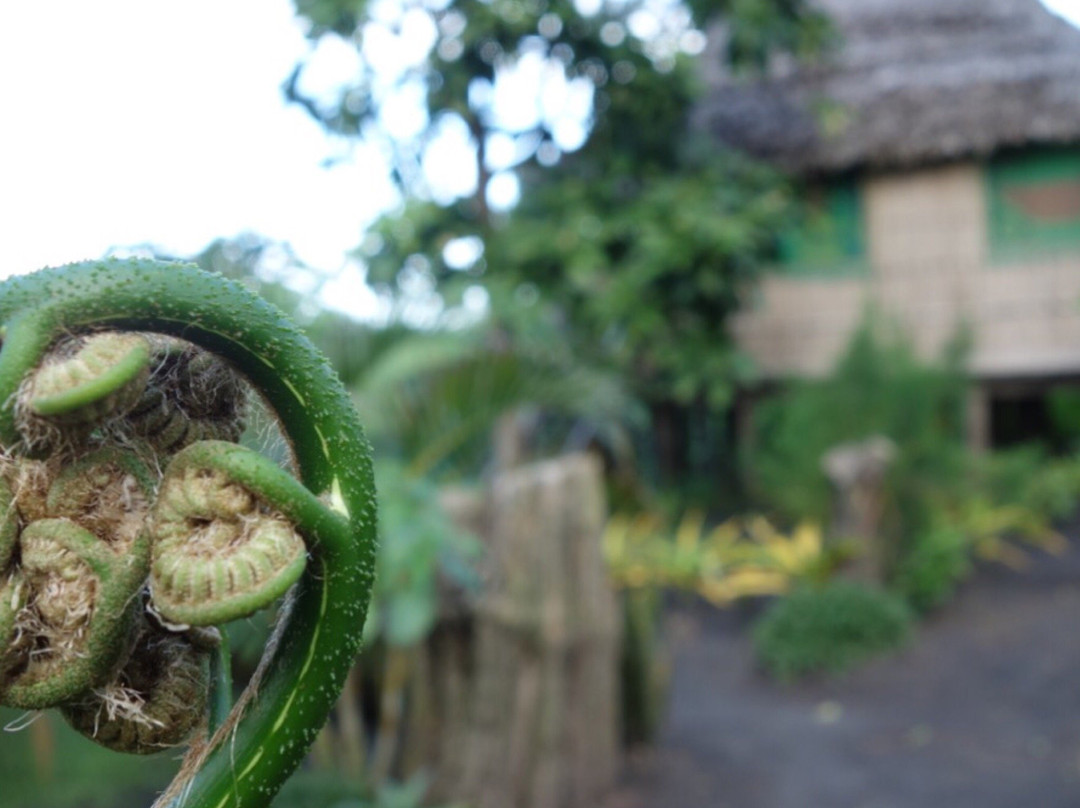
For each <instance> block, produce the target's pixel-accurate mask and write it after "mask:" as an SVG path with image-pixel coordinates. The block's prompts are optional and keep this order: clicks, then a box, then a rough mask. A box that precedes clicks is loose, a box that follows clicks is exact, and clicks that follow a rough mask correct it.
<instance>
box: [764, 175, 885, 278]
mask: <svg viewBox="0 0 1080 808" xmlns="http://www.w3.org/2000/svg"><path fill="white" fill-rule="evenodd" d="M865 234H866V228H865V223H864V216H863V205H862V194H861V192H860V187H859V181H858V178H857V177H854V176H852V177H845V178H840V179H834V180H831V181H829V182H826V183H820V184H816V185H807V186H805V187H804V188H803V189H802V191H801V193H800V198H799V202H798V204H797V210H796V221H795V222H794V223H793V225H792V226H791V227H790V228H788V229H787V230H786V231H785V232H783V233H781V234H780V239H779V258H780V261H779V266H778V267H777V270H778V271H779V272H780V273H781V274H783V275H789V276H794V277H836V276H850V275H865V274H867V273H868V272H869V262H868V261H867V257H866V235H865Z"/></svg>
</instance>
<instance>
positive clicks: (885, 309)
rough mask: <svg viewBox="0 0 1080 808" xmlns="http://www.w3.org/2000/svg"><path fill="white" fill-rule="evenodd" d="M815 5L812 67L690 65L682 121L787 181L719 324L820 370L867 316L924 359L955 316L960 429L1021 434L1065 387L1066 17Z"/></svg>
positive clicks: (1076, 288)
mask: <svg viewBox="0 0 1080 808" xmlns="http://www.w3.org/2000/svg"><path fill="white" fill-rule="evenodd" d="M816 2H817V3H818V4H819V6H820V7H821V8H822V9H823V10H824V11H825V12H826V13H827V14H829V15H830V16H831V17H832V19H833V21H834V25H835V28H836V29H837V32H838V35H839V42H838V43H837V46H836V47H834V48H832V49H830V50H829V51H828V52H827V53H826V54H824V55H823V56H822V57H821V58H820V59H819V60H818V62H817V63H815V64H811V65H805V64H804V65H796V64H795V63H794V62H792V61H790V60H781V59H777V60H776V61H775V63H774V64H772V65H771V66H770V68H769V70H768V72H767V75H766V77H765V78H760V77H758V78H753V79H751V78H740V77H735V76H731V75H726V74H723V73H721V72H720V68H719V67H718V65H719V64H720V62H721V60H719V59H709V60H706V63H707V64H708V65H710V67H707V68H706V69H707V70H712V71H713V73H712V74H711V75H708V76H707V79H708V82H709V86H710V90H709V93H708V95H707V97H706V98H705V99H704V101H703V102H702V103H701V106H700V108H699V109H698V110H697V112H696V116H697V125H698V126H699V127H700V128H701V129H702V130H704V131H707V132H709V133H710V134H711V135H712V136H713V137H714V138H715V139H716V140H718V141H720V142H722V143H725V144H727V145H729V146H734V147H736V148H739V149H742V150H744V151H747V152H749V153H751V154H754V155H757V156H758V157H761V158H764V159H767V160H770V161H772V162H774V163H777V164H779V165H780V166H782V167H785V168H787V169H789V170H791V171H793V172H795V173H797V174H800V175H802V176H803V178H804V179H805V180H806V182H805V187H806V189H807V193H806V194H805V198H804V200H803V207H804V208H805V209H806V211H805V215H804V223H803V225H802V229H801V230H800V229H797V230H795V231H794V232H793V233H791V234H781V247H782V249H781V255H780V257H779V259H778V264H777V266H776V267H775V271H774V272H772V273H769V274H768V275H767V277H765V278H764V279H763V281H762V283H761V285H760V288H759V289H758V290H757V294H756V295H755V298H754V300H753V302H752V304H751V305H749V306H748V307H747V308H746V310H745V311H743V312H741V313H740V315H739V316H738V317H737V318H736V320H735V322H734V324H733V329H734V333H735V336H736V338H737V339H738V341H739V343H740V344H741V345H742V347H743V348H744V350H746V352H747V353H748V354H749V355H750V356H751V357H753V359H754V360H755V363H756V365H757V367H758V370H759V374H760V378H761V379H762V380H775V381H782V380H784V379H790V378H793V377H800V376H801V377H806V376H819V375H822V374H826V373H828V372H829V371H830V369H831V368H832V367H833V366H834V364H835V361H836V360H837V358H838V357H839V356H840V355H841V354H842V352H843V351H844V349H845V347H846V346H847V345H848V343H849V341H850V338H851V334H852V332H853V331H854V330H855V328H856V327H857V326H858V324H859V323H860V322H861V321H862V320H863V318H864V317H865V316H866V313H867V312H868V311H873V312H875V313H877V314H884V315H886V316H887V317H889V318H890V319H893V320H895V321H897V322H899V323H900V324H902V325H903V326H904V327H905V328H906V329H907V331H908V333H909V334H910V336H911V338H912V340H913V342H914V344H915V346H916V348H918V349H919V350H920V352H922V353H923V354H924V355H927V356H931V355H933V354H935V353H937V352H938V351H939V350H940V348H941V346H942V345H944V344H946V343H947V342H948V341H949V340H950V339H951V338H952V337H953V336H955V334H956V333H957V330H958V329H959V328H960V327H961V325H962V324H963V325H966V326H967V327H968V328H969V329H970V333H971V335H972V337H973V340H974V349H973V352H972V355H971V358H970V364H969V369H970V371H971V373H972V377H973V379H974V380H975V381H977V382H978V384H977V385H976V387H975V388H974V390H973V394H972V402H973V403H972V409H971V424H972V438H973V441H974V442H976V443H985V442H986V441H987V440H989V438H990V437H991V436H992V435H993V436H996V437H995V440H996V439H999V438H1000V439H1001V440H1003V441H1007V440H1012V439H1013V438H1017V439H1019V438H1023V437H1029V435H1027V433H1026V432H1025V431H1024V430H1028V429H1029V425H1030V424H1032V423H1036V422H1037V420H1038V419H1037V418H1034V419H1033V418H1032V416H1031V412H1038V411H1041V410H1040V409H1039V408H1040V407H1042V406H1043V405H1042V403H1040V402H1042V401H1043V398H1042V397H1043V396H1044V395H1045V394H1046V391H1047V390H1050V389H1052V388H1053V387H1055V386H1061V385H1069V386H1072V387H1073V388H1074V389H1078V390H1080V305H1078V301H1080V30H1077V29H1075V28H1073V27H1071V26H1070V25H1069V24H1068V23H1066V22H1065V21H1064V20H1062V19H1060V18H1058V17H1056V16H1055V15H1053V14H1052V13H1051V12H1049V11H1048V10H1046V9H1045V8H1044V7H1043V6H1042V5H1041V3H1040V2H1039V0H816ZM721 39H722V38H721V37H712V38H711V44H710V46H711V47H714V48H715V47H721V46H722V41H720V40H721ZM785 244H786V245H787V249H786V251H785V249H783V248H784V245H785ZM1024 407H1028V409H1023V408H1024ZM1009 408H1012V409H1011V410H1010V409H1009ZM1009 412H1013V414H1014V415H1016V417H1012V416H1009V415H1008V414H1007V413H1009ZM994 413H997V414H994ZM1001 413H1006V415H1001ZM999 416H1000V417H999ZM1021 416H1022V417H1021ZM1009 423H1016V424H1021V425H1023V427H1024V428H1023V430H1020V432H1018V433H1017V434H1016V435H1012V436H1009V435H1007V434H1006V433H1005V432H1002V431H1001V430H1002V429H1004V427H1002V426H999V425H1004V424H1009ZM1032 429H1034V428H1033V427H1032Z"/></svg>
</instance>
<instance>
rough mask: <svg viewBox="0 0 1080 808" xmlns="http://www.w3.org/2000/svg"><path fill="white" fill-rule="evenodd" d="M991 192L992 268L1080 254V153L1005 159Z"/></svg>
mask: <svg viewBox="0 0 1080 808" xmlns="http://www.w3.org/2000/svg"><path fill="white" fill-rule="evenodd" d="M986 189H987V215H988V219H989V221H988V222H987V226H988V230H989V242H990V243H989V247H990V259H991V261H992V262H1011V261H1016V260H1022V259H1026V258H1031V257H1033V256H1040V255H1047V254H1055V253H1073V252H1080V147H1072V148H1048V149H1039V150H1028V151H1021V152H1005V153H1002V154H1000V155H998V156H997V157H995V158H993V159H992V160H991V161H990V162H989V163H988V164H987V166H986Z"/></svg>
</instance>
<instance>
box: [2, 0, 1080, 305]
mask: <svg viewBox="0 0 1080 808" xmlns="http://www.w3.org/2000/svg"><path fill="white" fill-rule="evenodd" d="M897 1H898V2H902V1H903V0H897ZM972 2H979V0H972ZM1047 4H1048V5H1050V6H1052V7H1056V8H1057V9H1058V10H1059V11H1060V12H1061V13H1063V14H1067V15H1068V14H1072V15H1074V16H1076V17H1078V18H1080V0H1047ZM307 48H308V46H307V43H306V42H305V40H304V38H303V36H302V34H301V32H300V29H299V28H298V27H297V24H296V22H295V21H294V18H293V8H292V5H291V3H290V2H289V0H184V2H179V0H167V1H166V0H95V1H94V2H86V0H53V2H48V3H44V2H39V3H34V2H19V3H14V2H13V3H4V4H2V6H0V75H2V76H3V95H2V102H0V103H3V104H4V106H5V111H4V114H3V120H4V122H5V123H4V127H3V130H2V134H0V235H2V238H3V246H2V248H0V258H2V261H0V276H3V275H7V274H10V273H13V272H26V271H31V270H33V269H37V268H38V267H41V266H46V265H52V264H59V263H65V262H68V261H75V260H81V259H85V258H96V257H99V256H101V255H102V254H103V253H104V252H105V251H106V250H108V249H109V248H110V247H114V246H117V245H132V244H139V243H146V242H149V243H154V244H158V245H161V246H162V247H164V248H166V249H168V250H172V251H175V252H178V253H193V252H196V251H198V250H199V249H200V248H202V247H203V246H204V245H205V244H207V243H208V242H209V241H211V240H212V239H214V238H215V237H218V236H232V235H236V234H238V233H241V232H244V231H255V232H258V233H261V234H263V235H265V236H267V237H270V238H272V239H276V240H282V241H287V242H290V243H291V244H292V245H293V247H294V249H295V250H296V252H297V253H298V254H299V256H300V257H301V258H302V259H304V260H305V261H307V262H309V263H311V264H313V265H315V266H316V267H318V268H320V269H323V270H325V271H327V272H329V273H341V275H340V278H339V280H338V282H337V283H335V284H334V285H333V286H332V287H330V290H329V291H330V294H331V295H332V297H333V298H334V303H335V304H336V305H338V306H340V307H342V308H345V309H348V310H353V311H364V310H365V309H366V308H367V307H368V306H370V303H371V301H370V295H369V293H367V292H366V291H365V289H364V287H363V284H362V273H361V268H360V267H358V266H356V265H354V264H350V263H348V262H347V261H346V259H345V251H346V250H348V249H349V248H351V247H354V246H355V245H356V244H357V243H358V242H359V240H360V237H361V234H362V231H363V228H364V226H365V225H366V224H367V223H368V222H370V221H371V220H372V219H373V218H374V217H375V216H376V215H377V213H378V212H379V211H380V210H381V209H383V208H384V207H385V206H386V205H388V204H390V203H391V202H392V200H393V192H392V189H391V188H390V187H389V185H388V183H387V181H386V178H385V174H384V171H383V170H382V168H381V164H380V162H379V160H378V156H377V155H376V154H374V153H372V152H371V151H370V150H365V149H363V148H360V147H355V146H353V147H349V146H346V145H345V144H342V143H335V142H332V141H331V140H329V139H328V138H327V137H326V136H324V134H323V133H322V132H321V130H320V129H319V128H318V126H317V125H316V124H315V123H314V122H312V121H310V120H309V119H308V118H307V117H306V115H305V114H304V113H303V112H302V111H301V110H300V109H299V108H295V107H287V106H285V104H284V103H283V101H282V99H281V92H280V85H281V82H282V80H283V79H284V78H285V77H286V76H287V75H288V74H289V71H290V70H291V69H292V67H293V65H294V64H295V62H296V60H297V58H298V57H300V56H301V55H303V54H305V53H306V52H307ZM343 50H345V49H343ZM348 59H349V54H347V53H344V52H343V53H340V54H337V58H333V55H331V58H328V59H327V60H326V71H327V73H328V76H327V79H328V80H331V79H332V78H333V75H332V74H333V73H334V71H335V70H338V71H341V70H347V69H348ZM328 157H335V158H337V159H336V161H335V162H334V164H333V167H332V168H327V167H325V166H324V163H325V161H326V159H327V158H328Z"/></svg>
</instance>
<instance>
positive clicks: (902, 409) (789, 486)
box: [746, 323, 966, 536]
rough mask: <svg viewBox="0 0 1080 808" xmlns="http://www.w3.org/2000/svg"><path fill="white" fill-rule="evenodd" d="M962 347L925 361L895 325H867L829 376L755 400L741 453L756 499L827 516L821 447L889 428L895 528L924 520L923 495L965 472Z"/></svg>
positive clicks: (795, 516) (905, 531) (785, 512)
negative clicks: (746, 447)
mask: <svg viewBox="0 0 1080 808" xmlns="http://www.w3.org/2000/svg"><path fill="white" fill-rule="evenodd" d="M964 355H965V350H964V346H963V341H962V340H957V341H956V342H955V344H954V345H953V346H951V347H950V348H949V350H948V351H947V352H946V355H945V357H944V358H943V359H942V360H941V361H939V362H937V363H935V364H927V363H924V362H922V361H920V360H919V359H918V358H917V357H916V356H915V354H914V352H913V351H912V350H911V348H910V347H909V346H908V344H907V342H906V341H905V340H904V339H903V338H902V337H901V336H899V335H898V334H896V333H892V332H883V331H882V329H880V328H875V327H873V326H872V325H871V324H869V323H867V324H865V325H864V326H863V327H862V328H861V329H860V330H859V331H858V332H857V333H856V334H855V336H854V337H853V339H852V342H851V345H850V346H849V347H848V350H847V353H846V354H845V356H844V358H843V359H842V360H841V361H840V363H839V365H838V366H837V368H836V370H835V372H834V373H833V374H832V375H831V376H830V377H829V378H827V379H823V380H820V381H814V382H805V383H801V384H796V385H793V386H792V387H790V388H789V389H788V390H787V391H786V392H784V393H782V394H781V395H779V396H777V397H776V398H774V399H772V400H769V401H766V402H764V403H763V404H762V405H761V406H760V407H759V408H758V411H757V413H756V414H755V424H756V427H757V429H756V436H755V440H754V441H753V442H752V445H753V447H754V448H753V452H752V453H751V454H749V455H748V456H747V457H746V466H747V471H748V472H749V482H750V485H751V487H752V489H753V491H754V493H755V494H756V496H757V498H758V499H760V500H761V501H762V502H763V503H764V504H765V505H766V506H768V507H770V508H772V509H774V510H776V511H777V512H778V513H780V514H781V515H782V516H784V517H786V518H787V519H789V520H791V521H798V520H803V519H809V520H816V521H819V522H824V521H827V519H828V516H829V508H830V491H829V485H828V481H827V480H826V478H825V475H824V473H823V472H822V470H821V458H822V455H823V454H824V453H825V452H826V451H827V450H828V449H830V448H831V447H833V446H835V445H837V444H840V443H846V442H849V441H856V440H863V439H865V438H868V437H870V436H872V435H885V436H887V437H889V438H891V439H892V440H893V441H894V442H895V443H896V445H897V446H898V447H899V449H900V453H899V456H898V457H897V459H896V461H895V462H894V464H893V467H892V469H891V472H890V480H889V488H888V490H889V495H890V501H889V503H888V504H889V515H890V520H891V522H892V523H893V524H890V525H889V527H890V529H891V532H892V533H894V534H895V535H898V536H902V535H912V534H913V533H914V531H915V529H916V528H917V527H924V526H925V525H926V524H927V523H928V521H929V515H928V513H927V501H928V497H929V494H930V493H931V492H933V491H935V490H937V489H939V488H940V487H941V486H942V485H947V484H950V483H951V481H953V480H955V479H956V478H957V477H959V476H961V475H962V472H963V466H964V459H965V451H964V419H963V413H964V406H965V397H966V377H965V374H964V371H963V359H964Z"/></svg>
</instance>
